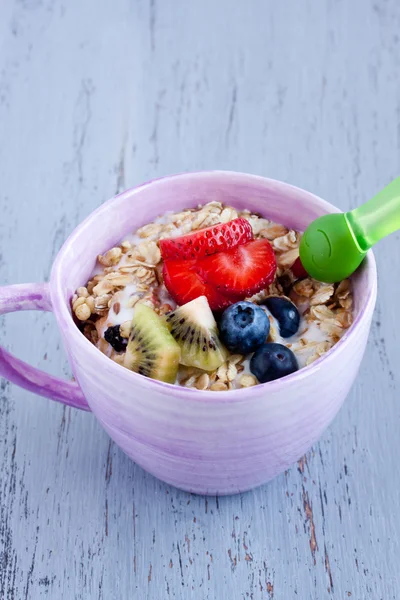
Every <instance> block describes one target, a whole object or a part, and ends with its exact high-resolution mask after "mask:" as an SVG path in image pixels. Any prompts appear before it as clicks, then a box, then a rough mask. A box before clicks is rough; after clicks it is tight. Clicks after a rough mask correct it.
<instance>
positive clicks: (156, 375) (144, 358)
mask: <svg viewBox="0 0 400 600" xmlns="http://www.w3.org/2000/svg"><path fill="white" fill-rule="evenodd" d="M180 355H181V351H180V348H179V345H178V344H177V343H176V341H175V340H174V338H173V337H172V335H171V334H170V332H169V331H168V328H167V326H166V324H165V321H164V320H163V319H161V318H160V317H159V316H158V315H157V314H156V313H155V312H154V310H152V309H151V308H150V307H148V306H146V305H144V304H137V305H136V307H135V312H134V315H133V320H132V331H131V334H130V336H129V341H128V345H127V348H126V353H125V358H124V366H125V367H127V368H128V369H130V370H131V371H135V372H136V373H139V374H140V375H144V376H145V377H150V378H151V379H158V380H159V381H165V382H166V383H175V380H176V374H177V372H178V366H179V359H180Z"/></svg>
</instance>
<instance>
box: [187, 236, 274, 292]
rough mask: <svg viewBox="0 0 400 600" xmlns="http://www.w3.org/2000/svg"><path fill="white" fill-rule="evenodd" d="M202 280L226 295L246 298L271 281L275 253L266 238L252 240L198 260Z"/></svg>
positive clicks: (272, 278)
mask: <svg viewBox="0 0 400 600" xmlns="http://www.w3.org/2000/svg"><path fill="white" fill-rule="evenodd" d="M198 269H199V272H200V274H201V276H202V277H203V278H204V280H205V281H206V282H207V283H208V284H211V285H213V286H215V288H216V289H217V291H218V292H219V293H221V294H223V295H226V296H234V297H236V298H237V299H241V298H246V297H248V296H252V295H253V294H255V293H257V292H259V291H260V290H263V289H265V288H266V287H267V285H269V284H270V283H272V281H273V280H274V277H275V273H276V259H275V253H274V251H273V248H272V246H271V244H270V243H269V242H268V240H255V241H253V242H248V243H247V244H244V245H242V246H236V248H233V249H232V250H228V252H218V253H217V254H213V255H212V256H208V257H207V258H203V260H201V261H198Z"/></svg>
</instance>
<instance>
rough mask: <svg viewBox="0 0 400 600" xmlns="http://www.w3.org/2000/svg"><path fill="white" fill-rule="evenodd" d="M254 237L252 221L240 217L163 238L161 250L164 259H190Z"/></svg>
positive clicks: (230, 246) (227, 248)
mask: <svg viewBox="0 0 400 600" xmlns="http://www.w3.org/2000/svg"><path fill="white" fill-rule="evenodd" d="M252 239H253V230H252V228H251V225H250V223H249V222H248V221H247V220H246V219H244V218H242V217H240V218H238V219H234V220H233V221H229V223H220V224H219V225H213V226H212V227H207V228H206V229H200V230H199V231H196V232H195V233H190V234H188V235H184V236H182V237H178V238H167V239H162V240H160V250H161V255H162V257H163V259H164V260H178V259H184V260H189V259H193V258H204V257H205V256H210V255H211V254H215V253H216V252H225V251H226V250H229V249H231V248H234V247H235V246H238V245H240V244H245V243H246V242H249V241H250V240H252Z"/></svg>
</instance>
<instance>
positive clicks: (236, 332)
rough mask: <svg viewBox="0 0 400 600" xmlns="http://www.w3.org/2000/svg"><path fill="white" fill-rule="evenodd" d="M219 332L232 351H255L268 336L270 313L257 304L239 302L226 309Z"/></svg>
mask: <svg viewBox="0 0 400 600" xmlns="http://www.w3.org/2000/svg"><path fill="white" fill-rule="evenodd" d="M219 333H220V337H221V340H222V341H223V343H224V344H225V346H226V347H227V348H228V350H230V352H234V353H236V352H237V353H238V354H248V353H249V352H254V350H257V348H259V347H260V346H261V345H262V344H264V343H265V341H266V339H267V337H268V334H269V319H268V315H267V314H266V313H265V311H264V310H263V309H262V308H260V307H259V306H257V304H253V303H252V302H237V303H236V304H233V305H232V306H230V307H229V308H227V309H226V310H225V311H224V313H223V315H222V317H221V320H220V323H219Z"/></svg>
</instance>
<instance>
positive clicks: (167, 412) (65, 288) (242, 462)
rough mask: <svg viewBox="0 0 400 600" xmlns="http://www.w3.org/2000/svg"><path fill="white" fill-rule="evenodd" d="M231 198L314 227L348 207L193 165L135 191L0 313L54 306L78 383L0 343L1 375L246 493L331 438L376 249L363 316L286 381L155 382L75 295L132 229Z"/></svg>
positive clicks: (150, 451)
mask: <svg viewBox="0 0 400 600" xmlns="http://www.w3.org/2000/svg"><path fill="white" fill-rule="evenodd" d="M211 201H219V202H223V203H229V205H230V206H233V207H235V208H237V209H249V210H250V211H251V212H254V213H259V214H261V215H263V216H265V217H267V218H269V219H272V220H274V221H276V222H279V223H282V224H284V225H285V226H286V227H289V228H294V229H296V230H299V231H304V229H305V228H306V227H307V225H308V224H309V223H310V222H311V221H312V220H314V219H315V218H317V217H319V216H321V215H323V214H327V213H333V212H339V210H338V209H337V208H335V207H334V206H333V205H331V204H329V203H327V202H325V201H324V200H322V199H320V198H318V197H317V196H315V195H313V194H311V193H309V192H306V191H304V190H301V189H299V188H296V187H293V186H291V185H288V184H286V183H282V182H278V181H274V180H271V179H265V178H263V177H258V176H254V175H248V174H241V173H233V172H219V171H211V172H201V173H187V174H181V175H176V176H170V177H165V178H162V179H158V180H155V181H152V182H150V183H146V184H144V185H141V186H139V187H136V188H133V189H130V190H128V191H126V192H123V193H122V194H119V195H118V196H116V197H115V198H112V199H111V200H109V201H108V202H106V203H105V204H103V205H102V206H101V207H100V208H99V209H97V210H96V211H95V212H93V213H92V214H91V215H90V216H89V217H88V218H87V219H86V220H85V221H84V222H83V223H82V224H81V225H80V226H78V227H77V228H76V229H75V231H74V232H73V233H72V234H71V235H70V237H69V238H68V240H67V241H66V242H65V244H64V245H63V247H62V248H61V250H60V252H59V253H58V255H57V257H56V260H55V262H54V265H53V269H52V272H51V277H50V282H49V283H32V284H22V285H11V286H6V287H2V288H0V315H1V314H5V313H8V312H16V311H19V310H44V311H52V312H53V313H54V315H55V318H56V321H57V323H58V327H59V330H60V332H61V336H62V339H63V342H64V346H65V349H66V352H67V355H68V358H69V362H70V365H71V368H72V371H73V374H74V380H71V381H67V380H65V381H63V380H61V379H58V378H56V377H53V376H50V375H48V374H46V373H44V372H42V371H40V370H38V369H36V368H34V367H31V366H29V365H27V364H26V363H24V362H22V361H20V360H19V359H17V358H16V357H15V356H13V355H12V354H10V353H9V352H7V351H6V350H4V349H3V348H1V347H0V375H1V376H3V377H4V378H6V379H8V380H10V381H12V382H14V383H16V384H17V385H19V386H21V387H23V388H25V389H27V390H29V391H32V392H34V393H36V394H40V395H42V396H46V397H48V398H51V399H53V400H56V401H59V402H62V403H64V404H66V405H68V406H71V407H75V408H79V409H82V410H86V411H91V412H93V413H94V415H95V417H96V418H97V419H98V421H99V422H100V424H101V425H102V427H104V429H105V430H106V431H107V433H108V434H109V436H110V437H111V438H112V439H113V440H114V441H115V443H116V444H117V445H118V446H119V447H120V448H121V449H122V450H123V451H124V452H125V453H126V454H127V455H128V456H129V457H130V458H132V460H134V461H135V462H136V463H137V464H138V465H140V466H141V467H143V468H144V469H145V470H146V471H148V472H149V473H151V474H153V475H154V476H156V477H158V478H159V479H161V480H163V481H165V482H166V483H168V484H171V485H173V486H176V487H177V488H180V489H183V490H186V491H189V492H192V493H197V494H218V495H224V494H234V493H238V492H243V491H246V490H250V489H252V488H254V487H256V486H259V485H261V484H263V483H265V482H267V481H269V480H270V479H272V478H273V477H275V476H276V475H278V474H279V473H281V472H283V471H284V470H286V469H287V468H288V467H290V466H291V465H292V464H293V463H294V462H295V461H296V460H298V459H299V458H300V457H301V456H302V455H303V454H304V453H305V452H307V450H309V448H310V447H311V446H312V445H313V444H314V443H315V442H316V441H317V440H318V439H319V437H320V436H321V435H322V433H323V432H324V431H325V429H326V428H327V427H328V425H329V424H330V423H331V422H332V420H333V418H334V417H335V415H336V414H337V412H338V410H339V408H340V407H341V405H342V403H343V401H344V399H345V398H346V396H347V394H348V392H349V390H350V388H351V386H352V384H353V382H354V380H355V377H356V375H357V372H358V369H359V366H360V363H361V360H362V357H363V354H364V351H365V347H366V343H367V339H368V334H369V330H370V325H371V319H372V314H373V310H374V306H375V302H376V293H377V275H376V266H375V260H374V257H373V254H372V253H371V252H369V253H368V255H367V257H366V259H365V261H364V263H363V264H362V266H361V267H360V268H359V269H358V271H357V272H356V273H355V274H354V275H353V277H352V287H353V296H354V309H353V315H354V321H353V324H352V325H351V327H349V329H348V330H347V331H346V333H345V334H344V335H343V337H342V338H341V339H340V340H339V341H338V343H337V344H336V345H335V346H334V347H333V348H332V349H331V350H329V351H328V352H327V353H326V354H324V356H322V357H321V358H319V359H318V360H316V361H315V362H313V363H312V364H311V365H309V366H306V367H305V368H302V369H300V370H299V371H297V372H295V373H293V374H291V375H288V376H286V377H284V378H282V379H279V380H276V381H271V382H268V383H264V384H259V385H256V386H253V387H249V388H243V389H234V390H228V391H225V392H224V393H215V392H213V391H199V390H197V389H192V388H185V387H180V386H176V385H172V384H169V383H163V382H160V381H156V380H152V379H149V378H147V377H144V376H142V375H140V374H137V373H134V372H132V371H130V370H128V369H126V368H124V367H123V366H121V365H120V364H117V363H116V362H113V361H112V360H110V358H108V357H107V356H105V355H104V354H103V353H102V352H100V351H99V350H98V348H96V346H94V345H93V344H91V343H90V341H89V340H88V339H87V338H86V337H85V336H84V335H83V334H82V332H81V331H80V330H79V328H78V327H77V326H76V323H75V321H74V319H73V315H72V311H71V298H72V296H73V294H74V291H75V290H76V289H77V288H78V287H79V286H82V285H84V282H86V281H87V280H88V278H89V276H90V274H91V273H92V271H93V267H94V264H95V261H96V257H97V256H98V255H99V254H101V253H103V252H104V251H105V250H107V249H108V248H111V247H112V246H113V245H114V244H116V243H117V242H118V241H119V240H121V239H122V238H123V236H124V234H126V233H127V232H128V231H133V230H135V229H137V228H138V227H140V226H142V225H144V224H146V223H149V222H151V221H152V220H153V219H155V218H156V217H157V216H158V215H160V214H163V213H165V212H167V211H170V210H174V211H179V210H184V209H187V208H191V207H195V206H197V205H199V204H200V203H204V202H211Z"/></svg>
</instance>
